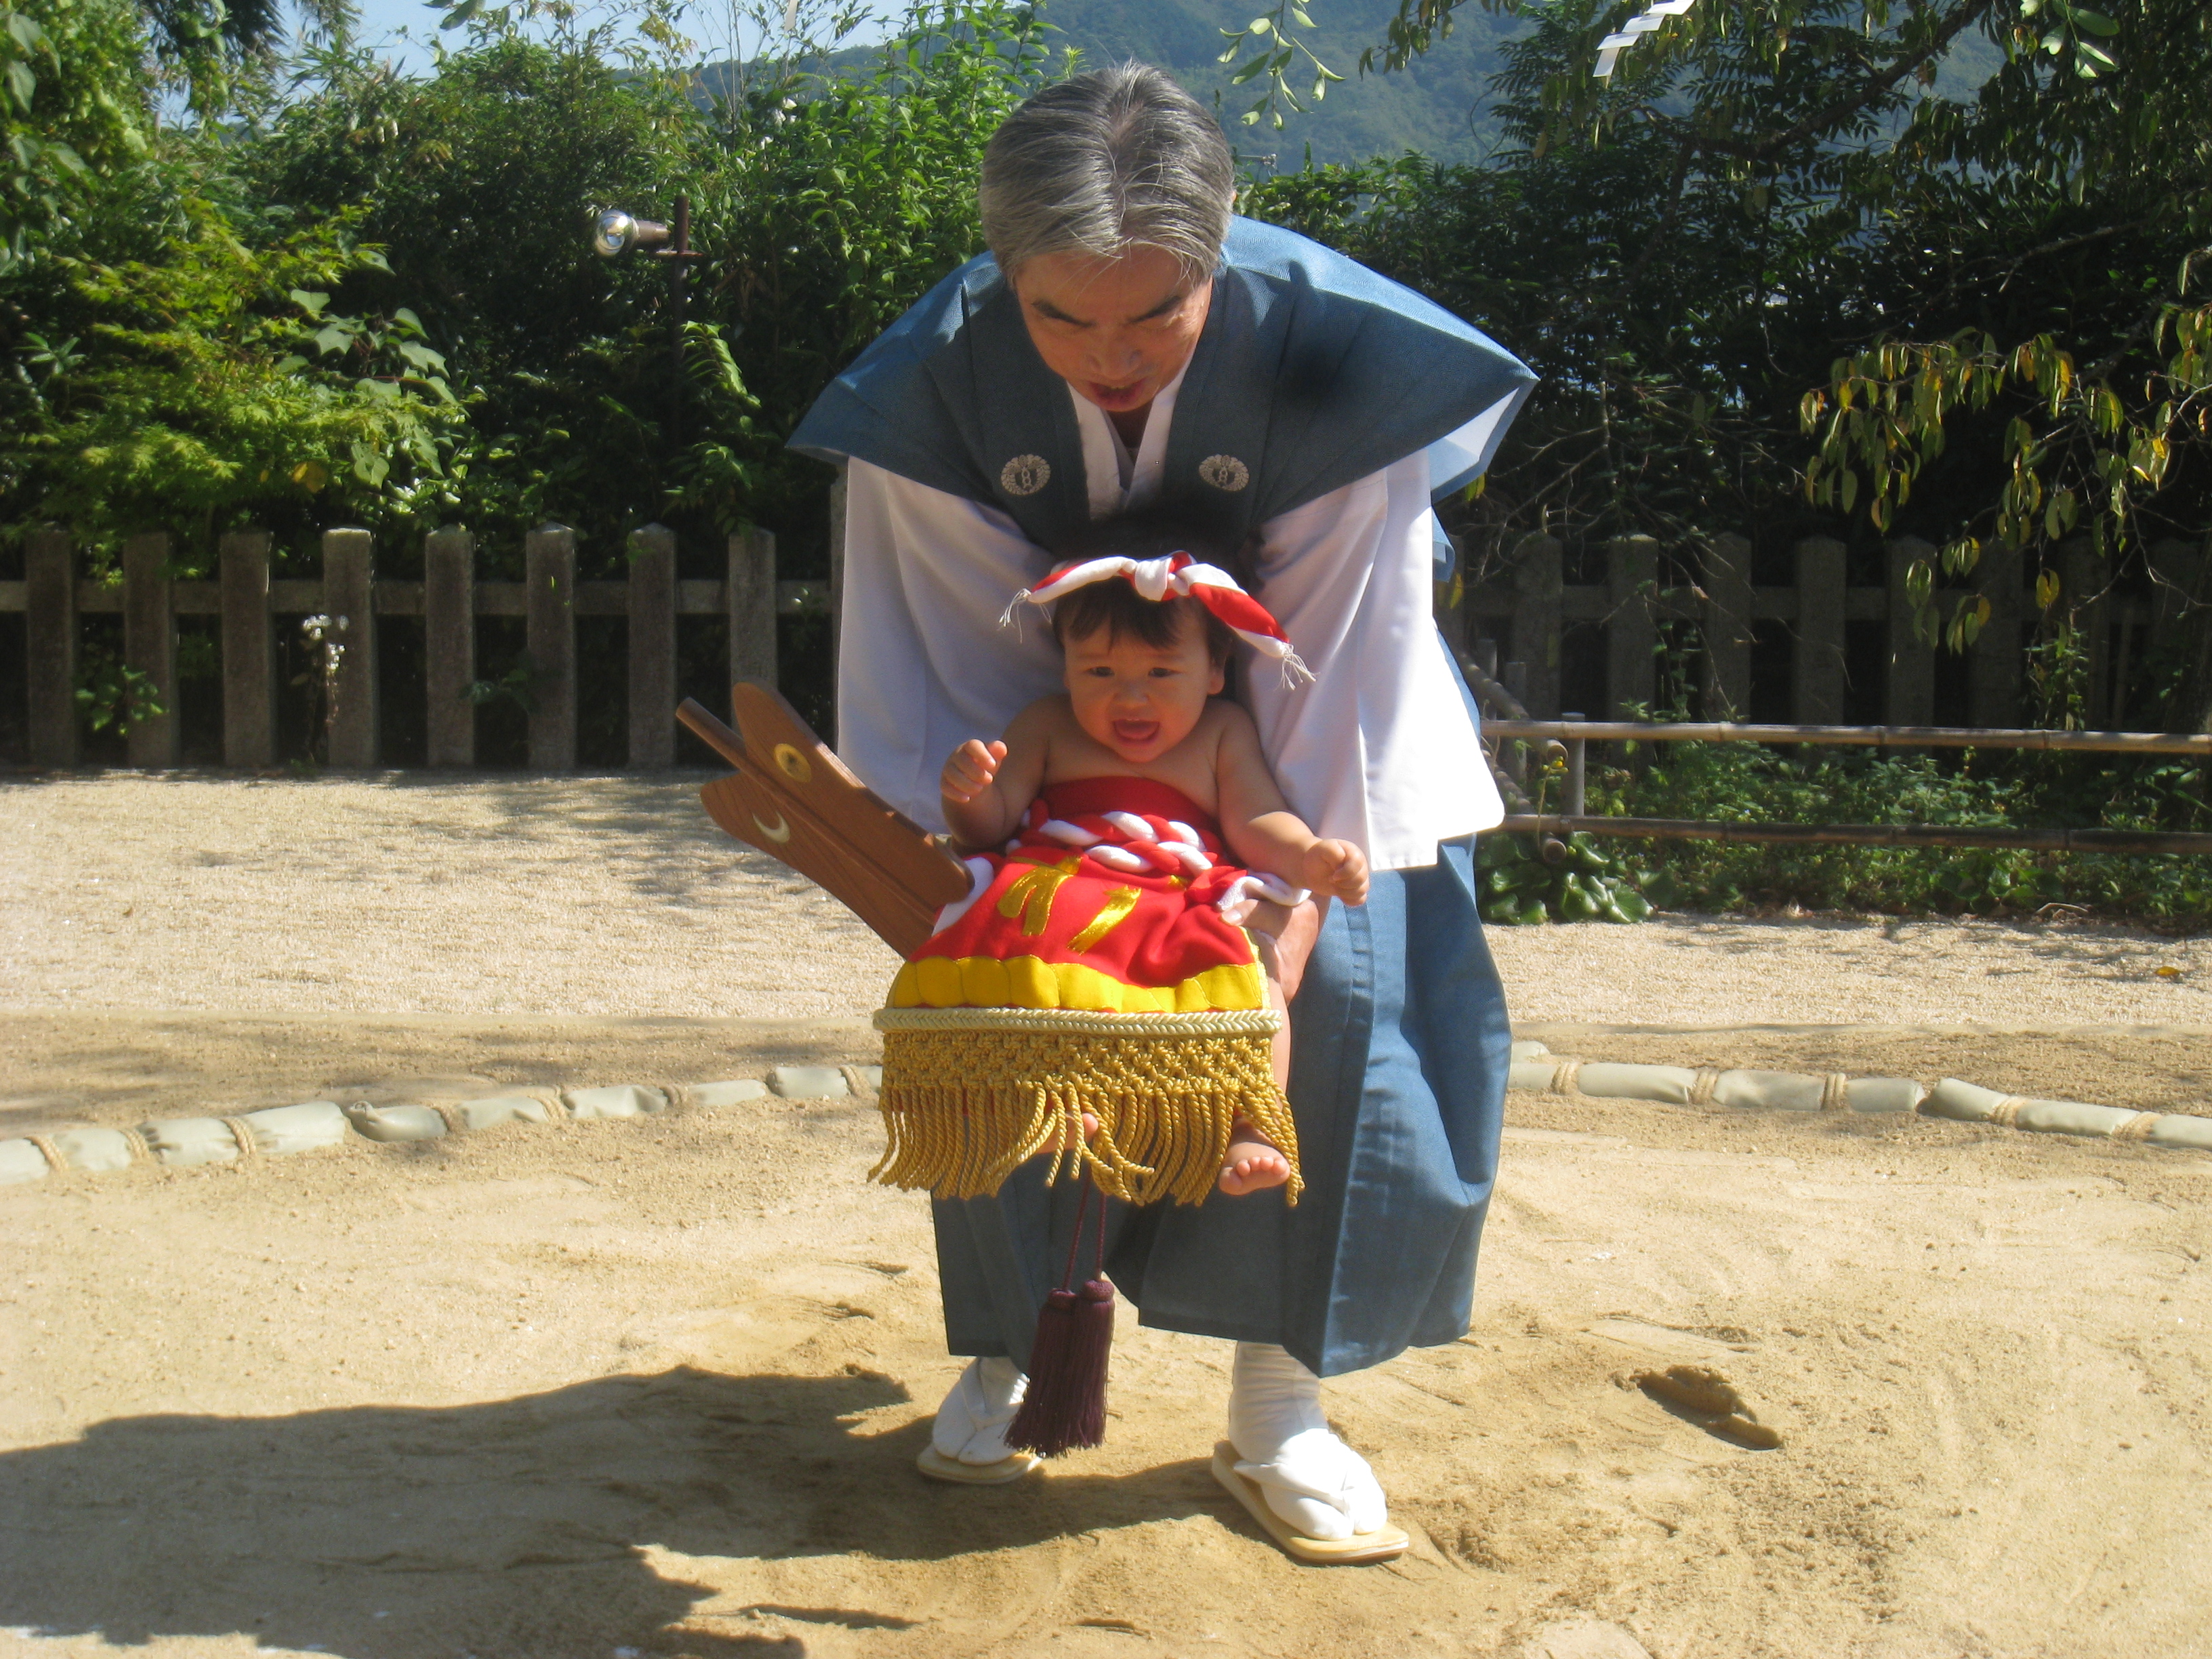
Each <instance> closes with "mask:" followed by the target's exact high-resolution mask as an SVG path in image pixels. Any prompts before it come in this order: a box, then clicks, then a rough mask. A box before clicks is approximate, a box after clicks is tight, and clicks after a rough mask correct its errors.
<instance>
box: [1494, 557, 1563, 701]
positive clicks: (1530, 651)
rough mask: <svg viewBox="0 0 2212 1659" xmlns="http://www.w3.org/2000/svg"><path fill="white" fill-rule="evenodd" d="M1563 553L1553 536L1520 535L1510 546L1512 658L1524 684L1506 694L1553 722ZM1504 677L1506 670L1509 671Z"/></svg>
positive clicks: (1511, 687) (1510, 686) (1508, 686)
mask: <svg viewBox="0 0 2212 1659" xmlns="http://www.w3.org/2000/svg"><path fill="white" fill-rule="evenodd" d="M1564 553H1565V549H1564V548H1562V547H1561V545H1560V544H1559V538H1558V537H1556V536H1541V535H1528V536H1523V537H1522V538H1521V539H1520V540H1519V541H1518V542H1517V543H1516V544H1514V548H1513V592H1514V596H1515V598H1516V600H1517V601H1518V603H1517V605H1516V608H1515V611H1514V613H1513V659H1514V661H1516V662H1518V663H1521V664H1522V665H1524V668H1523V674H1524V676H1525V678H1524V681H1523V684H1521V685H1517V686H1516V685H1515V684H1513V683H1512V680H1511V679H1510V678H1508V680H1507V681H1506V690H1509V691H1511V692H1512V693H1513V694H1514V695H1515V696H1517V697H1519V698H1520V699H1521V702H1522V704H1523V705H1524V706H1525V707H1526V708H1528V713H1529V714H1530V715H1531V716H1532V717H1533V718H1534V719H1536V720H1556V719H1557V718H1558V717H1559V621H1560V617H1559V606H1560V603H1561V599H1560V590H1561V588H1562V587H1563V586H1565V573H1564V570H1563V568H1562V567H1563V556H1564ZM1508 673H1509V676H1510V669H1509V670H1508Z"/></svg>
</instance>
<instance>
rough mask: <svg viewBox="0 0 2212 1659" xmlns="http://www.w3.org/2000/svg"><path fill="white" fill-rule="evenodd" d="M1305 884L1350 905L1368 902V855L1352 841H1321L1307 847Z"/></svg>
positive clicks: (1317, 891)
mask: <svg viewBox="0 0 2212 1659" xmlns="http://www.w3.org/2000/svg"><path fill="white" fill-rule="evenodd" d="M1305 885H1307V886H1308V887H1310V888H1311V889H1313V890H1314V891H1315V892H1316V893H1334V895H1335V896H1337V897H1339V898H1340V899H1342V900H1343V901H1344V902H1346V904H1364V903H1366V902H1367V854H1364V853H1363V852H1361V851H1360V850H1359V849H1358V848H1357V847H1354V846H1353V845H1352V843H1351V842H1348V841H1317V842H1315V843H1314V844H1313V845H1312V846H1311V847H1310V848H1307V849H1306V872H1305Z"/></svg>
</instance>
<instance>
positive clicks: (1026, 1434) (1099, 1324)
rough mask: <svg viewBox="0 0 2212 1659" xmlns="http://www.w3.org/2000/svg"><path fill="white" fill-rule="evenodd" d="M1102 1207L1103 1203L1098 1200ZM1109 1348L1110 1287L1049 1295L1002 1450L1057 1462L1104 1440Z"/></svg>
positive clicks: (1095, 1282)
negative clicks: (1027, 1379)
mask: <svg viewBox="0 0 2212 1659" xmlns="http://www.w3.org/2000/svg"><path fill="white" fill-rule="evenodd" d="M1102 1206H1103V1200H1102ZM1113 1346H1114V1287H1113V1286H1112V1285H1109V1284H1108V1283H1107V1282H1106V1281H1105V1280H1104V1279H1089V1280H1086V1281H1085V1284H1084V1285H1083V1288H1082V1289H1080V1290H1078V1291H1050V1292H1048V1294H1047V1295H1046V1297H1045V1299H1044V1306H1043V1307H1042V1308H1041V1309H1039V1310H1037V1328H1036V1346H1034V1347H1033V1348H1032V1349H1031V1350H1030V1387H1029V1393H1028V1394H1027V1395H1024V1396H1023V1399H1022V1408H1021V1410H1020V1411H1019V1412H1018V1413H1015V1416H1014V1420H1013V1424H1012V1427H1010V1428H1009V1429H1008V1430H1007V1431H1006V1444H1007V1445H1009V1446H1011V1447H1012V1448H1013V1449H1015V1450H1017V1451H1032V1452H1035V1453H1036V1455H1038V1456H1040V1457H1057V1456H1059V1455H1060V1454H1061V1453H1062V1452H1065V1451H1071V1450H1073V1449H1077V1448H1079V1447H1085V1446H1096V1445H1097V1444H1099V1443H1101V1442H1102V1441H1103V1440H1104V1439H1105V1438H1106V1361H1107V1357H1108V1355H1109V1353H1110V1352H1112V1351H1113Z"/></svg>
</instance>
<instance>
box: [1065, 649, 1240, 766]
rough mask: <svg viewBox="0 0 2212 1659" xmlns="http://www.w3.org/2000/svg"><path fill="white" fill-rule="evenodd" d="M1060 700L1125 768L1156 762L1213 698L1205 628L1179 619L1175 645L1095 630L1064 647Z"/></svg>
mask: <svg viewBox="0 0 2212 1659" xmlns="http://www.w3.org/2000/svg"><path fill="white" fill-rule="evenodd" d="M1066 680H1067V695H1068V698H1069V700H1070V701H1071V702H1073V704H1074V705H1075V723H1076V724H1077V725H1078V726H1081V727H1082V728H1083V730H1084V732H1085V733H1086V734H1087V735H1088V736H1089V737H1090V738H1091V739H1092V741H1094V742H1096V743H1099V744H1104V745H1105V746H1106V747H1107V748H1109V749H1110V750H1113V751H1114V753H1115V755H1117V756H1119V757H1121V759H1123V760H1125V761H1127V762H1129V763H1132V764H1142V763H1145V762H1147V761H1154V760H1158V758H1159V757H1161V756H1162V755H1164V754H1166V753H1167V752H1168V750H1170V749H1173V748H1174V747H1175V746H1176V744H1179V743H1181V742H1182V740H1183V739H1184V738H1187V737H1188V736H1189V735H1190V734H1191V732H1192V731H1193V730H1194V729H1195V728H1196V726H1197V725H1198V722H1199V718H1200V716H1201V715H1203V714H1205V713H1206V699H1207V698H1208V697H1212V696H1218V695H1219V694H1220V691H1221V687H1222V684H1223V678H1222V670H1221V665H1220V664H1219V663H1217V662H1215V661H1214V660H1213V659H1212V658H1211V657H1209V656H1208V655H1207V654H1206V624H1205V623H1202V622H1200V620H1199V619H1198V618H1196V617H1192V616H1188V615H1186V616H1184V617H1182V623H1181V626H1180V628H1179V629H1177V631H1176V637H1175V643H1174V644H1173V645H1171V646H1169V647H1158V646H1151V645H1146V643H1145V642H1144V641H1141V640H1139V639H1136V638H1134V637H1133V636H1132V635H1127V634H1124V635H1121V637H1120V638H1118V639H1109V637H1108V635H1107V633H1106V630H1105V629H1099V630H1098V632H1097V633H1095V634H1091V635H1086V636H1085V637H1084V638H1081V639H1073V640H1069V641H1067V642H1066Z"/></svg>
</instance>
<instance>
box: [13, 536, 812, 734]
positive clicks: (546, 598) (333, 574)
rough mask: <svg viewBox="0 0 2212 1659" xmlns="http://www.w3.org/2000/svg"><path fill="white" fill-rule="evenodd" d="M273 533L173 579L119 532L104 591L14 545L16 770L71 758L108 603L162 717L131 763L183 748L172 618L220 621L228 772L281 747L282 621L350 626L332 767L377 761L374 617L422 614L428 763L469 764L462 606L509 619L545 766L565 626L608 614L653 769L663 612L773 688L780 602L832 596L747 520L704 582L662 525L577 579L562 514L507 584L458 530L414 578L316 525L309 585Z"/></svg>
mask: <svg viewBox="0 0 2212 1659" xmlns="http://www.w3.org/2000/svg"><path fill="white" fill-rule="evenodd" d="M74 551H75V550H74V548H73V547H72V544H71V542H70V537H69V535H68V533H67V532H65V531H60V530H48V531H41V532H33V534H32V535H31V536H30V537H29V538H28V540H27V546H26V548H25V556H24V579H23V580H21V581H20V582H0V611H21V612H23V613H24V623H25V647H26V648H25V658H26V662H25V671H26V675H27V682H28V684H27V688H26V689H27V699H26V702H27V714H28V722H27V723H28V744H27V747H28V750H29V753H28V759H29V761H30V763H31V764H32V765H33V766H36V767H66V766H71V765H75V764H76V763H77V762H78V759H79V757H80V747H81V744H80V736H79V716H78V710H77V705H76V685H77V679H78V656H79V653H80V650H81V648H82V628H81V626H80V618H81V617H84V616H86V615H88V614H97V613H100V612H108V613H114V612H118V611H119V612H120V613H121V616H122V623H123V653H122V654H123V660H124V661H125V663H126V664H128V665H130V666H131V668H133V669H135V670H137V671H139V672H140V673H143V674H144V675H145V676H146V677H147V679H148V681H149V683H150V689H151V690H153V692H154V693H155V697H156V699H157V700H158V701H159V702H160V703H161V705H162V707H163V708H165V709H167V711H168V712H167V713H165V714H159V715H156V716H154V717H152V718H149V719H145V720H140V721H138V722H137V724H135V725H133V726H132V727H131V731H130V733H129V736H128V738H127V739H126V743H127V752H128V758H129V763H130V764H131V765H132V766H136V767H167V766H174V765H175V764H177V763H178V760H179V736H180V733H179V720H178V716H177V714H176V709H177V707H178V696H177V692H178V673H177V638H178V635H177V619H178V618H179V617H193V616H214V617H220V618H221V623H220V640H221V646H220V651H221V660H222V761H223V764H225V765H226V766H232V767H240V768H263V767H267V766H270V765H271V764H273V763H276V760H277V758H278V757H277V753H276V731H277V718H276V702H277V690H278V684H279V678H280V670H281V667H282V662H281V653H280V651H279V648H278V641H277V638H276V617H279V616H301V615H313V614H326V615H328V616H330V617H333V618H336V617H344V618H345V619H346V623H347V626H346V629H345V631H344V633H343V635H342V638H343V644H344V647H345V650H344V654H343V658H342V659H341V660H340V662H339V665H338V671H337V684H336V687H335V690H336V696H334V697H333V699H332V702H333V706H334V710H335V713H334V716H333V718H332V719H331V722H330V729H329V733H328V760H329V763H330V764H331V765H332V766H334V767H345V768H368V767H374V766H375V765H377V764H378V763H379V760H380V746H379V726H380V720H379V707H380V702H381V700H382V694H383V692H384V690H385V688H383V687H381V686H380V685H379V684H378V674H377V656H378V653H377V648H376V647H377V641H376V635H377V628H378V624H379V623H380V621H382V620H383V619H386V618H389V617H421V618H422V639H423V656H424V673H425V676H426V678H427V681H428V684H427V685H426V687H425V691H426V704H427V715H428V733H427V736H428V755H427V759H428V763H429V764H430V765H432V766H440V767H467V766H473V765H474V764H476V761H477V754H476V738H477V733H476V718H475V716H476V711H475V708H474V707H473V705H472V704H471V702H470V701H469V699H468V696H467V689H468V687H469V686H470V684H471V682H473V681H475V680H476V678H477V659H476V658H477V629H476V619H477V617H521V618H523V619H524V633H525V641H526V642H525V647H524V648H525V650H526V652H527V653H528V656H529V659H530V664H531V669H532V688H531V690H532V697H531V702H532V705H533V706H532V708H531V709H530V712H529V715H528V719H529V739H528V763H529V765H530V767H531V769H532V770H535V771H548V772H561V771H570V770H574V768H575V765H576V731H577V708H578V704H579V701H580V698H581V697H583V696H588V695H591V693H592V690H593V688H590V687H585V686H581V685H580V684H578V674H577V650H576V619H577V618H578V617H593V616H599V617H608V616H614V617H625V618H626V619H627V632H628V635H629V644H628V650H627V653H626V655H627V658H628V670H627V671H628V677H629V766H630V767H631V769H634V770H643V771H652V770H659V769H666V768H668V767H670V766H671V765H672V764H673V763H674V762H675V758H676V721H675V714H674V711H675V708H676V704H677V702H678V691H677V643H676V626H677V618H678V617H696V616H712V617H726V618H727V623H728V637H729V652H728V659H727V664H726V666H727V670H728V673H729V676H730V678H732V679H744V678H760V679H767V680H770V681H773V680H774V679H775V678H776V668H777V664H776V618H777V617H778V616H779V614H782V615H793V614H797V615H805V614H810V613H811V614H821V613H823V612H826V611H829V610H830V609H831V602H832V595H831V594H830V592H829V591H828V589H829V586H830V584H827V583H822V582H799V581H781V582H780V581H778V580H777V579H776V573H775V537H773V536H772V535H770V534H769V533H768V532H766V531H763V530H752V531H748V532H744V533H743V534H740V535H735V536H732V537H731V538H729V544H728V551H727V563H726V574H724V576H723V577H722V578H721V580H678V576H677V547H676V536H675V532H672V531H670V530H667V529H665V528H664V527H662V526H658V525H656V526H648V527H647V528H646V529H643V530H641V531H638V532H635V534H634V535H633V536H632V538H631V546H630V550H629V576H628V579H627V580H623V581H579V580H577V578H576V537H575V532H574V531H572V530H569V529H568V528H566V527H564V526H560V525H547V526H544V527H542V528H541V529H538V530H537V531H534V532H532V533H531V534H530V535H529V536H528V537H527V538H526V541H525V546H524V553H523V580H520V581H519V582H518V581H479V580H477V577H476V553H477V549H476V538H474V537H473V536H471V534H469V532H466V531H463V530H453V531H443V532H438V533H436V534H434V535H431V536H428V537H427V538H425V539H424V543H423V548H422V566H423V577H422V580H420V581H388V580H381V579H380V578H378V577H377V576H376V574H375V572H374V555H375V547H374V538H372V537H371V536H370V534H369V532H367V531H365V530H330V531H325V532H324V533H323V538H322V555H323V574H322V577H321V579H320V580H304V581H303V580H290V581H286V580H271V579H270V537H269V535H268V534H267V533H266V532H260V531H244V532H238V533H235V534H233V535H228V536H225V537H223V538H222V542H221V544H220V550H219V554H218V571H219V574H218V576H217V579H216V580H213V581H178V580H172V578H171V577H170V576H169V574H167V573H168V568H169V562H170V543H169V538H168V537H167V535H163V534H152V535H145V536H139V537H135V538H131V540H130V541H129V542H127V543H126V544H125V548H124V553H123V571H122V575H123V580H122V582H121V585H120V586H102V585H100V584H96V583H94V582H91V581H88V580H85V579H83V578H82V576H81V575H80V574H78V572H77V569H76V559H75V556H74Z"/></svg>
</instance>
